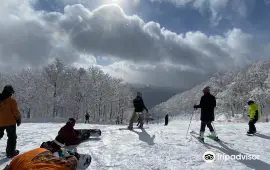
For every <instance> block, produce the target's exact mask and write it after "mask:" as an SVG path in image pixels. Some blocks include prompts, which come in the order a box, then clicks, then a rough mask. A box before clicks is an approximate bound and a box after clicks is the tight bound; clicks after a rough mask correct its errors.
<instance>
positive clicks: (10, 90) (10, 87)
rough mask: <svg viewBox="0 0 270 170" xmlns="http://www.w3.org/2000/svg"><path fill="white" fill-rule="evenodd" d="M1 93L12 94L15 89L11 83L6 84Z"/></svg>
mask: <svg viewBox="0 0 270 170" xmlns="http://www.w3.org/2000/svg"><path fill="white" fill-rule="evenodd" d="M2 93H7V94H14V93H15V91H14V89H13V87H12V86H11V85H6V86H5V87H4V90H3V92H2Z"/></svg>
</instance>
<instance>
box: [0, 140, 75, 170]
mask: <svg viewBox="0 0 270 170" xmlns="http://www.w3.org/2000/svg"><path fill="white" fill-rule="evenodd" d="M57 139H59V137H56V139H55V140H53V141H48V142H43V143H42V144H41V146H40V148H37V149H33V150H30V151H28V152H25V153H23V154H20V155H18V156H16V157H15V158H14V159H13V160H12V161H11V162H10V164H9V165H7V166H6V167H5V169H4V170H13V169H20V170H28V169H31V170H39V169H59V170H76V169H77V166H78V160H79V158H80V156H79V154H78V153H76V152H73V155H71V154H69V156H67V157H65V158H58V157H56V156H54V154H53V153H56V152H58V151H59V150H60V149H61V147H62V146H63V144H62V143H61V142H60V141H57Z"/></svg>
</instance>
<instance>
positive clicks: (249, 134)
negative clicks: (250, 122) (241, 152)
mask: <svg viewBox="0 0 270 170" xmlns="http://www.w3.org/2000/svg"><path fill="white" fill-rule="evenodd" d="M257 134H259V132H256V133H253V134H249V133H247V134H246V135H247V136H254V135H257Z"/></svg>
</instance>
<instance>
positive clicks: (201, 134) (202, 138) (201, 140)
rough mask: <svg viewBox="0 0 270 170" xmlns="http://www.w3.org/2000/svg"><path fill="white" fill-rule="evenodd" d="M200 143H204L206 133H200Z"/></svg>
mask: <svg viewBox="0 0 270 170" xmlns="http://www.w3.org/2000/svg"><path fill="white" fill-rule="evenodd" d="M198 139H199V141H200V142H202V143H204V132H200V136H199V138H198Z"/></svg>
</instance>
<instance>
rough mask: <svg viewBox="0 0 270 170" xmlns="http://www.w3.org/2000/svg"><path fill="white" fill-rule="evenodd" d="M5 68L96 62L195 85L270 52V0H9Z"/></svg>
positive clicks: (169, 83)
mask: <svg viewBox="0 0 270 170" xmlns="http://www.w3.org/2000/svg"><path fill="white" fill-rule="evenodd" d="M0 16H5V17H1V18H0V71H1V72H9V73H10V72H17V71H20V70H21V69H23V68H36V67H42V66H45V65H47V64H48V63H50V62H52V61H53V59H54V58H56V57H57V58H60V59H61V60H62V61H63V62H65V63H66V64H68V65H72V66H75V67H78V68H79V67H83V68H87V67H89V66H92V65H95V66H98V67H100V68H101V69H102V70H103V71H104V72H105V73H108V74H110V75H112V76H114V77H119V78H123V79H124V80H125V81H126V82H129V83H136V84H137V83H138V84H148V85H154V86H160V87H174V88H191V87H192V86H194V85H196V84H198V83H200V82H202V81H204V80H206V79H207V78H208V77H209V76H211V75H212V74H213V73H215V72H219V71H226V70H228V69H231V68H235V67H244V66H246V65H248V64H251V63H253V62H255V61H257V60H262V59H269V56H268V55H269V52H270V42H269V35H270V22H269V20H270V0H260V1H258V0H257V1H255V0H248V1H247V0H99V1H97V0H2V1H1V5H0Z"/></svg>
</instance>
